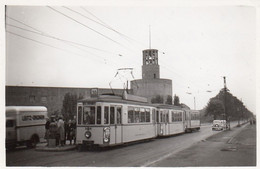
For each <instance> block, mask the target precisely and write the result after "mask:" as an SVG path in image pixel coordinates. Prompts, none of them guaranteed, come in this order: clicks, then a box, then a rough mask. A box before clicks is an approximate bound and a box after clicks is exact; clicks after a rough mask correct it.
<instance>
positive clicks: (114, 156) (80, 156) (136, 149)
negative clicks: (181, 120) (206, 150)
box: [6, 123, 236, 167]
mask: <svg viewBox="0 0 260 169" xmlns="http://www.w3.org/2000/svg"><path fill="white" fill-rule="evenodd" d="M235 124H236V123H234V124H233V125H235ZM218 132H219V131H212V130H211V124H206V125H202V126H201V130H200V131H198V132H193V133H187V134H181V135H178V136H172V137H165V138H159V139H154V140H150V141H146V142H142V143H135V144H131V145H127V146H126V145H123V146H117V147H113V148H109V149H102V150H99V151H83V152H78V151H77V150H72V151H65V152H42V151H35V150H34V149H27V148H23V147H22V148H18V149H17V150H15V151H11V152H6V166H89V167H90V166H92V167H139V166H144V167H145V166H151V165H153V164H154V163H156V162H158V161H161V160H164V159H166V158H167V157H169V156H171V155H174V154H175V153H177V152H180V151H182V150H184V149H187V148H189V147H190V146H192V145H194V144H196V143H197V142H199V141H202V140H204V139H206V138H207V137H209V136H211V135H214V134H216V133H218Z"/></svg>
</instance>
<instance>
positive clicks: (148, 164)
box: [141, 144, 193, 167]
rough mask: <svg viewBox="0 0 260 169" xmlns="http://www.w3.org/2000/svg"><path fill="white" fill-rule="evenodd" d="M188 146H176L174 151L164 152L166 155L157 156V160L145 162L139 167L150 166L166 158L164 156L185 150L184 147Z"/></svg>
mask: <svg viewBox="0 0 260 169" xmlns="http://www.w3.org/2000/svg"><path fill="white" fill-rule="evenodd" d="M192 145H193V144H191V145H190V146H192ZM190 146H188V147H183V148H179V149H178V148H177V149H176V150H175V151H174V152H171V153H168V154H166V155H164V156H162V157H160V158H158V159H157V160H154V161H150V162H147V163H145V164H144V165H141V167H149V166H151V165H152V164H154V163H157V162H159V161H162V160H164V159H166V158H168V157H170V156H172V155H174V154H176V153H178V152H180V151H182V150H185V149H186V148H189V147H190Z"/></svg>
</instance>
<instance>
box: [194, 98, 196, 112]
mask: <svg viewBox="0 0 260 169" xmlns="http://www.w3.org/2000/svg"><path fill="white" fill-rule="evenodd" d="M194 110H196V99H195V97H194Z"/></svg>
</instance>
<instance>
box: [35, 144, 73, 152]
mask: <svg viewBox="0 0 260 169" xmlns="http://www.w3.org/2000/svg"><path fill="white" fill-rule="evenodd" d="M74 149H76V145H70V146H63V147H47V146H39V147H36V148H35V151H48V152H59V151H69V150H74Z"/></svg>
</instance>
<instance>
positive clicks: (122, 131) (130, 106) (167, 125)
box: [76, 93, 200, 149]
mask: <svg viewBox="0 0 260 169" xmlns="http://www.w3.org/2000/svg"><path fill="white" fill-rule="evenodd" d="M194 113H195V112H192V111H189V110H183V109H181V108H180V107H176V106H166V105H154V104H149V103H148V102H147V99H146V98H143V97H139V96H134V95H129V94H126V93H125V94H124V95H123V96H117V95H99V96H97V97H94V98H87V99H82V100H79V101H78V103H77V131H76V144H77V145H78V147H79V149H81V148H82V147H85V146H91V147H92V146H99V147H107V146H114V145H119V144H124V143H128V142H133V141H139V140H145V139H152V138H156V137H158V136H169V135H174V134H178V133H184V132H185V131H188V130H192V128H193V127H199V125H200V124H199V123H197V122H195V121H198V122H199V120H197V119H196V120H195V115H194ZM195 114H196V113H195ZM197 117H199V116H196V118H197ZM191 119H194V120H195V121H194V120H191ZM197 124H198V125H197Z"/></svg>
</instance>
